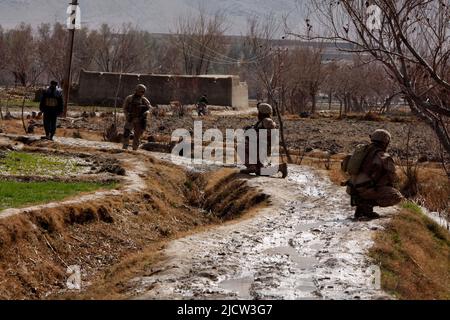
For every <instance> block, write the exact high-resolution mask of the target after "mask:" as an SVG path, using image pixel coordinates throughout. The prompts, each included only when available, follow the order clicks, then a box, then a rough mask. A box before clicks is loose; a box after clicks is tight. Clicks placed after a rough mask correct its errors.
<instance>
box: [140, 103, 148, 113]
mask: <svg viewBox="0 0 450 320" xmlns="http://www.w3.org/2000/svg"><path fill="white" fill-rule="evenodd" d="M139 109H140V111H141V113H146V112H147V111H149V110H150V107H149V106H147V105H145V104H143V105H140V106H139Z"/></svg>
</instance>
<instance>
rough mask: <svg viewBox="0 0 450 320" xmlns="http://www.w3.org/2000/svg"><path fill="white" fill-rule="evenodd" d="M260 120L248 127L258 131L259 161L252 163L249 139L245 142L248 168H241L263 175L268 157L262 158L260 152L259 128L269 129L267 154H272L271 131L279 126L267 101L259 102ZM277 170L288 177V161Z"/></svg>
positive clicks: (245, 172) (243, 171)
mask: <svg viewBox="0 0 450 320" xmlns="http://www.w3.org/2000/svg"><path fill="white" fill-rule="evenodd" d="M257 108H258V122H257V123H256V124H255V125H254V126H251V127H247V128H246V129H254V130H256V132H257V135H258V136H257V139H258V142H257V151H258V155H257V161H256V164H252V163H250V156H249V155H250V144H249V142H250V141H249V140H247V141H246V143H245V166H246V169H243V170H241V173H244V174H251V173H255V174H256V175H261V169H262V168H264V167H265V166H266V164H267V163H266V162H267V160H268V159H261V158H260V154H259V148H260V145H261V143H260V141H259V139H260V136H259V132H258V131H259V130H261V129H266V130H267V151H268V152H267V153H266V154H267V155H269V156H270V154H271V149H272V145H271V133H270V130H272V129H276V128H277V124H276V123H275V121H273V120H272V118H271V116H272V106H271V105H269V104H267V103H258V106H257ZM276 169H277V171H276V170H275V172H281V173H282V176H283V178H286V177H287V175H288V168H287V164H286V163H282V164H280V165H279V166H278V168H276Z"/></svg>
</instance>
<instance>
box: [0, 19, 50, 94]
mask: <svg viewBox="0 0 450 320" xmlns="http://www.w3.org/2000/svg"><path fill="white" fill-rule="evenodd" d="M5 39H6V60H7V62H8V65H7V67H8V69H9V70H10V72H12V74H13V75H14V77H15V79H16V82H19V83H20V84H21V85H22V86H24V87H26V86H29V85H30V84H35V83H36V82H37V80H38V78H39V76H40V75H41V73H42V71H43V65H42V63H41V61H40V60H39V59H38V58H37V50H36V47H37V46H36V41H35V39H34V38H33V30H32V28H31V26H30V25H26V24H21V25H20V26H19V27H17V28H16V29H12V30H9V31H8V32H6V35H5Z"/></svg>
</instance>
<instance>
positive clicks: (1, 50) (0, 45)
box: [0, 26, 7, 71]
mask: <svg viewBox="0 0 450 320" xmlns="http://www.w3.org/2000/svg"><path fill="white" fill-rule="evenodd" d="M6 64H7V61H6V39H5V32H4V30H3V28H2V26H0V71H3V70H5V68H6Z"/></svg>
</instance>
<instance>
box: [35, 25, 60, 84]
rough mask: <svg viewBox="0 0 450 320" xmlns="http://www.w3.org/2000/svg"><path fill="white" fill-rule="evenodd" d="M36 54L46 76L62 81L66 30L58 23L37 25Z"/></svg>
mask: <svg viewBox="0 0 450 320" xmlns="http://www.w3.org/2000/svg"><path fill="white" fill-rule="evenodd" d="M37 31H38V39H37V54H38V58H39V60H40V61H41V63H42V65H43V67H44V69H45V72H46V73H47V75H48V76H51V77H52V78H53V79H55V80H58V81H59V83H62V82H63V80H64V74H65V59H64V57H65V55H64V52H65V48H66V45H67V31H66V30H65V28H64V26H63V25H62V24H60V23H55V24H54V25H53V28H52V27H51V26H50V24H42V25H40V26H39V27H38V30H37Z"/></svg>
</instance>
